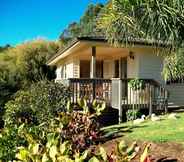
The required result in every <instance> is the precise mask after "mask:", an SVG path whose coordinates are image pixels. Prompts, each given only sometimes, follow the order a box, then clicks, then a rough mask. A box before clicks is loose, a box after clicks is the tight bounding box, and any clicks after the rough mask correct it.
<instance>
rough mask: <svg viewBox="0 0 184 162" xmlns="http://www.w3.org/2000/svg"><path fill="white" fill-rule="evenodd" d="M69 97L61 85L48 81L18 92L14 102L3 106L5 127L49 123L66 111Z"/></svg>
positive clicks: (66, 90) (66, 89) (67, 91)
mask: <svg viewBox="0 0 184 162" xmlns="http://www.w3.org/2000/svg"><path fill="white" fill-rule="evenodd" d="M69 97H70V92H69V90H68V88H66V87H64V86H63V85H62V84H59V83H54V82H50V81H41V82H38V83H35V84H33V85H31V86H30V88H29V89H28V90H22V91H18V92H17V93H16V95H15V98H14V100H11V101H9V102H8V103H7V104H6V105H5V110H6V112H5V115H4V120H5V125H6V126H11V125H14V124H18V125H20V124H21V123H28V124H40V123H43V122H49V120H50V119H52V118H54V117H55V116H56V115H57V114H58V113H59V112H64V111H66V105H67V102H68V99H69Z"/></svg>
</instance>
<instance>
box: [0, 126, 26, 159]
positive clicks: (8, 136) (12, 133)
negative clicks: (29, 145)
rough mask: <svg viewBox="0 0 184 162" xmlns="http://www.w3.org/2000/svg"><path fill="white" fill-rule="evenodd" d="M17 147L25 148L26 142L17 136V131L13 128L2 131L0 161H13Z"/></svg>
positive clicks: (0, 136) (0, 135)
mask: <svg viewBox="0 0 184 162" xmlns="http://www.w3.org/2000/svg"><path fill="white" fill-rule="evenodd" d="M19 146H26V140H24V139H23V138H21V137H20V136H19V135H18V129H17V128H15V127H13V128H8V129H4V130H3V131H2V133H1V134H0V160H1V161H12V160H14V159H15V155H16V151H17V147H19Z"/></svg>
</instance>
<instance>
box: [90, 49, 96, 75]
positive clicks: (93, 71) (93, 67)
mask: <svg viewBox="0 0 184 162" xmlns="http://www.w3.org/2000/svg"><path fill="white" fill-rule="evenodd" d="M90 78H96V47H95V46H93V47H92V56H91V68H90Z"/></svg>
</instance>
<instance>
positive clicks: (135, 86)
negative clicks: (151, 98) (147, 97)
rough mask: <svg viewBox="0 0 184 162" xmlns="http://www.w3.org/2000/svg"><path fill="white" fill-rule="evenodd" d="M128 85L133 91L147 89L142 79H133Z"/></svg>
mask: <svg viewBox="0 0 184 162" xmlns="http://www.w3.org/2000/svg"><path fill="white" fill-rule="evenodd" d="M128 85H129V86H130V88H132V90H134V91H137V90H142V89H144V88H145V82H144V80H142V79H137V78H136V79H132V80H130V81H129V82H128Z"/></svg>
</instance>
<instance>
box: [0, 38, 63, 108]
mask: <svg viewBox="0 0 184 162" xmlns="http://www.w3.org/2000/svg"><path fill="white" fill-rule="evenodd" d="M58 49H59V44H58V43H56V42H48V41H45V40H34V41H30V42H27V43H23V44H21V45H18V46H16V47H12V48H8V49H6V50H3V52H1V54H0V107H1V106H3V105H4V104H5V103H6V102H7V101H8V100H9V99H10V98H11V96H12V95H13V94H14V93H15V92H16V91H17V90H19V89H21V88H25V87H27V86H30V84H32V83H33V82H37V81H40V80H43V79H48V80H52V79H54V78H55V68H50V67H48V66H47V65H46V61H48V59H49V58H50V57H52V56H53V55H54V54H55V53H56V52H57V51H58Z"/></svg>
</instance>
